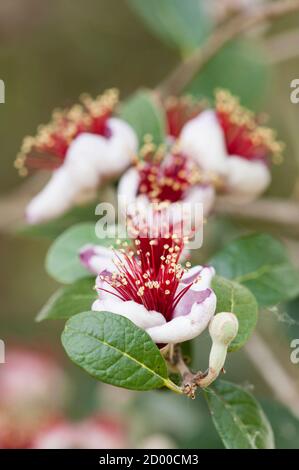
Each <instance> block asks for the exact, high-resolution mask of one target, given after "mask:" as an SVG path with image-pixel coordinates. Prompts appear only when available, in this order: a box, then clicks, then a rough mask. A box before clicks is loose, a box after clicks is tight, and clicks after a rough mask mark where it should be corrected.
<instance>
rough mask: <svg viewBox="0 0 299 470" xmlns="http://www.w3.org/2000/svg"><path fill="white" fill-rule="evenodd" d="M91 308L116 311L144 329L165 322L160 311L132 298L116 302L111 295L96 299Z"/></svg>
mask: <svg viewBox="0 0 299 470" xmlns="http://www.w3.org/2000/svg"><path fill="white" fill-rule="evenodd" d="M92 310H95V311H97V312H101V311H107V312H111V313H116V314H117V315H121V316H123V317H126V318H128V319H129V320H131V321H132V322H133V323H135V325H136V326H139V328H143V329H144V330H145V329H146V328H151V327H155V326H157V325H163V324H164V323H165V322H166V320H165V318H164V317H163V315H162V314H161V313H159V312H155V311H154V310H147V309H146V308H145V307H144V306H143V305H141V304H138V303H137V302H134V301H133V300H128V301H126V302H122V301H120V302H118V301H114V300H113V299H112V298H111V297H110V298H109V299H104V300H103V301H101V300H96V301H95V302H94V303H93V305H92Z"/></svg>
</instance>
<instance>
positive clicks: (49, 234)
mask: <svg viewBox="0 0 299 470" xmlns="http://www.w3.org/2000/svg"><path fill="white" fill-rule="evenodd" d="M93 220H95V203H93V204H91V205H87V206H80V207H74V208H73V209H71V210H70V211H69V212H67V213H66V214H65V215H63V216H61V217H58V218H57V219H55V220H51V221H49V222H45V223H42V224H35V225H26V226H25V227H22V228H21V229H19V231H18V233H20V234H21V235H28V236H31V237H42V238H49V239H51V240H53V239H55V238H56V237H57V236H58V235H60V234H61V233H62V232H64V231H65V230H66V229H67V228H68V227H71V226H72V225H74V224H76V223H79V222H92V221H93Z"/></svg>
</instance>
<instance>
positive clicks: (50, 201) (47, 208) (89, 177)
mask: <svg viewBox="0 0 299 470" xmlns="http://www.w3.org/2000/svg"><path fill="white" fill-rule="evenodd" d="M117 101H118V94H117V92H116V90H108V91H106V92H105V93H104V94H103V95H102V96H98V97H97V98H96V99H95V100H92V99H91V98H90V97H89V96H83V97H82V99H81V102H82V103H81V104H77V105H74V106H73V107H72V108H70V109H69V110H65V111H55V112H54V113H53V120H52V122H51V123H50V124H48V125H46V126H41V127H40V128H39V129H38V133H37V136H36V137H27V138H25V139H24V142H23V145H22V149H21V153H20V154H19V155H18V157H17V159H16V162H15V166H16V167H17V168H18V169H19V171H20V173H21V174H26V173H27V172H28V169H48V170H52V171H53V174H52V176H51V178H50V181H49V182H48V184H47V185H46V186H45V188H44V189H43V190H42V191H41V192H40V193H39V194H38V195H37V196H35V198H34V199H33V200H32V201H31V202H30V204H29V205H28V207H27V212H26V215H27V219H28V222H30V223H37V222H42V221H44V220H47V219H51V218H53V217H57V216H59V215H61V214H63V213H64V212H65V211H67V210H68V209H69V208H71V207H72V205H74V204H75V203H76V202H78V201H80V199H82V198H84V197H86V194H90V193H92V192H95V190H96V189H97V187H98V186H99V184H100V183H101V182H102V181H103V180H104V179H106V178H109V177H112V176H115V175H118V174H120V173H121V172H122V171H124V170H125V169H126V167H128V166H129V164H130V161H131V158H132V157H133V155H134V154H135V152H136V150H137V138H136V135H135V132H134V131H133V129H132V128H131V127H130V126H129V125H128V124H127V123H126V122H124V121H123V120H121V119H118V118H114V117H112V113H113V111H114V109H115V107H116V104H117Z"/></svg>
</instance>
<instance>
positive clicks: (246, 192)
mask: <svg viewBox="0 0 299 470" xmlns="http://www.w3.org/2000/svg"><path fill="white" fill-rule="evenodd" d="M227 166H228V173H227V181H226V184H227V191H228V196H230V195H231V198H230V199H231V200H232V201H233V202H236V203H238V202H240V203H244V202H249V201H251V200H253V199H254V198H256V197H257V196H259V195H260V194H261V193H262V192H263V191H264V190H265V189H266V188H267V186H268V185H269V183H270V181H271V175H270V171H269V169H268V168H267V166H266V165H265V164H264V163H262V162H257V161H249V160H246V159H244V158H242V157H238V156H231V157H229V158H228V162H227Z"/></svg>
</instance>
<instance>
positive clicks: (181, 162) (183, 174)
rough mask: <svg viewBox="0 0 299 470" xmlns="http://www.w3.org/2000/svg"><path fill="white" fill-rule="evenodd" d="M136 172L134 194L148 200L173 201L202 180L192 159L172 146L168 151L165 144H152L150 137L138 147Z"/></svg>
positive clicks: (155, 201) (201, 174)
mask: <svg viewBox="0 0 299 470" xmlns="http://www.w3.org/2000/svg"><path fill="white" fill-rule="evenodd" d="M136 167H137V169H138V172H139V179H140V183H139V188H138V194H144V195H146V196H147V197H148V199H149V201H150V202H152V203H153V202H154V203H161V202H167V203H171V202H177V201H180V200H182V199H183V198H184V195H185V193H186V191H187V190H188V189H190V188H191V187H192V186H194V185H196V184H200V183H204V182H205V181H204V175H203V173H202V172H201V171H200V169H199V168H198V166H197V165H196V164H195V162H194V161H193V160H191V159H190V158H188V157H186V156H185V155H184V154H183V153H181V152H180V151H179V149H176V148H175V146H174V147H173V148H172V149H170V151H169V152H168V151H167V150H166V148H165V146H163V145H160V146H159V147H156V146H155V145H154V144H153V143H152V142H151V141H150V140H149V141H147V142H146V143H145V145H144V146H143V147H142V149H141V151H140V158H139V159H138V161H137V163H136Z"/></svg>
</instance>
